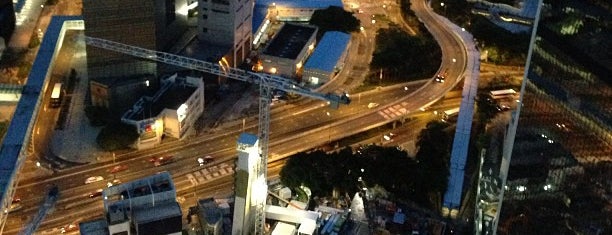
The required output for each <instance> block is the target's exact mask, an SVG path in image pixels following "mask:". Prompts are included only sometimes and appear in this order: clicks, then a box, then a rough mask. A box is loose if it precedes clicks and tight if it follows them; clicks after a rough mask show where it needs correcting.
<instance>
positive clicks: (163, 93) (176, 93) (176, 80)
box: [123, 75, 198, 120]
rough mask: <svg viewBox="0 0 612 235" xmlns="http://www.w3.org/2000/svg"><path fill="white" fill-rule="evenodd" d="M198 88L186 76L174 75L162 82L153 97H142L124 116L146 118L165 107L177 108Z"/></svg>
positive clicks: (156, 113)
mask: <svg viewBox="0 0 612 235" xmlns="http://www.w3.org/2000/svg"><path fill="white" fill-rule="evenodd" d="M197 89H198V87H197V85H195V84H192V83H190V82H189V81H188V79H187V78H185V77H178V76H176V75H173V76H172V77H170V78H168V79H167V80H165V81H164V82H163V83H162V87H161V88H160V89H159V91H157V93H155V95H154V96H153V97H148V96H145V97H143V98H141V99H140V100H139V101H138V102H137V103H136V104H134V106H133V107H132V109H130V110H129V111H128V112H126V113H125V114H124V116H123V118H127V119H138V120H142V119H146V118H152V117H156V116H158V115H159V114H160V113H161V112H162V111H163V110H164V109H172V110H176V109H178V107H179V106H180V105H181V104H183V103H184V102H185V101H187V99H189V97H191V95H193V92H195V91H196V90H197Z"/></svg>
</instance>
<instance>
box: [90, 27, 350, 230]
mask: <svg viewBox="0 0 612 235" xmlns="http://www.w3.org/2000/svg"><path fill="white" fill-rule="evenodd" d="M85 43H86V44H87V45H90V46H94V47H97V48H102V49H107V50H111V51H115V52H118V53H122V54H126V55H131V56H134V57H138V58H143V59H148V60H153V61H157V62H161V63H165V64H170V65H174V66H178V67H182V68H187V69H191V70H196V71H201V72H205V73H210V74H214V75H218V76H224V77H227V78H231V79H235V80H239V81H244V82H248V83H253V84H258V85H259V128H258V137H259V143H260V144H259V155H260V162H259V163H258V164H257V166H256V170H257V172H256V174H257V175H259V176H261V177H263V179H264V180H265V179H267V177H268V167H267V164H268V142H269V139H270V97H271V95H272V91H273V90H275V89H277V90H282V91H286V92H290V93H295V94H299V95H302V96H306V97H310V98H314V99H319V100H324V101H328V103H329V104H330V106H332V107H333V108H338V105H339V104H349V103H350V99H349V98H348V95H346V94H343V95H336V94H332V93H327V94H322V93H317V92H314V91H311V90H310V89H308V88H305V87H302V86H300V85H299V84H298V83H296V82H294V81H292V80H289V79H286V78H283V77H280V76H274V75H270V74H262V73H255V72H251V71H245V70H242V69H237V68H232V67H229V68H228V67H222V66H220V65H218V64H215V63H211V62H207V61H202V60H197V59H193V58H189V57H185V56H180V55H174V54H170V53H166V52H160V51H155V50H149V49H145V48H141V47H136V46H132V45H127V44H123V43H118V42H114V41H110V40H106V39H101V38H94V37H88V36H86V37H85ZM264 182H265V181H264ZM255 207H256V212H255V226H254V228H253V229H254V231H253V232H254V234H264V227H265V200H263V201H262V202H258V203H257V205H256V206H255Z"/></svg>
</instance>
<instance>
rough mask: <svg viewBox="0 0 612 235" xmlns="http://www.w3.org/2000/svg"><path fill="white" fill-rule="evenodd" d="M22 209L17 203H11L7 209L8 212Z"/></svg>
mask: <svg viewBox="0 0 612 235" xmlns="http://www.w3.org/2000/svg"><path fill="white" fill-rule="evenodd" d="M21 208H22V206H21V203H19V202H17V203H11V206H10V207H9V209H8V212H9V213H11V212H15V211H18V210H20V209H21Z"/></svg>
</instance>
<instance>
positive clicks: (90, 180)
mask: <svg viewBox="0 0 612 235" xmlns="http://www.w3.org/2000/svg"><path fill="white" fill-rule="evenodd" d="M102 180H104V177H102V176H92V177H89V178H87V179H86V180H85V184H91V183H95V182H98V181H102Z"/></svg>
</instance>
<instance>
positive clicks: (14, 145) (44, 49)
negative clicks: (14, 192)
mask: <svg viewBox="0 0 612 235" xmlns="http://www.w3.org/2000/svg"><path fill="white" fill-rule="evenodd" d="M82 19H83V18H82V17H81V16H53V17H52V18H51V22H50V23H49V26H48V27H47V31H46V33H45V36H44V38H43V40H42V43H41V44H40V48H39V49H38V54H37V55H36V58H35V59H34V63H33V64H32V69H31V70H30V74H29V75H28V80H27V83H26V84H25V85H24V86H23V90H22V93H21V98H20V99H19V103H17V107H16V109H15V114H13V119H12V120H11V123H10V124H9V126H8V129H7V132H6V135H5V136H4V141H3V142H2V146H1V147H0V201H1V200H2V199H3V198H4V197H5V193H6V191H7V188H8V185H9V184H11V182H12V181H13V180H14V177H13V176H14V175H15V173H16V172H15V166H17V165H18V164H17V160H18V158H19V156H20V155H23V154H25V153H22V151H24V150H25V148H24V147H25V146H24V142H25V141H26V139H28V138H30V137H29V134H31V130H30V128H32V125H33V120H34V119H35V118H36V115H37V114H38V111H39V107H40V106H41V102H42V95H43V94H44V90H43V89H44V87H45V83H47V82H48V81H47V73H48V70H49V64H50V63H51V60H52V58H53V54H54V53H55V47H56V45H57V41H58V38H59V36H60V33H61V29H62V27H63V26H64V21H69V20H82ZM28 130H30V131H28ZM21 161H23V159H22V160H21Z"/></svg>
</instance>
